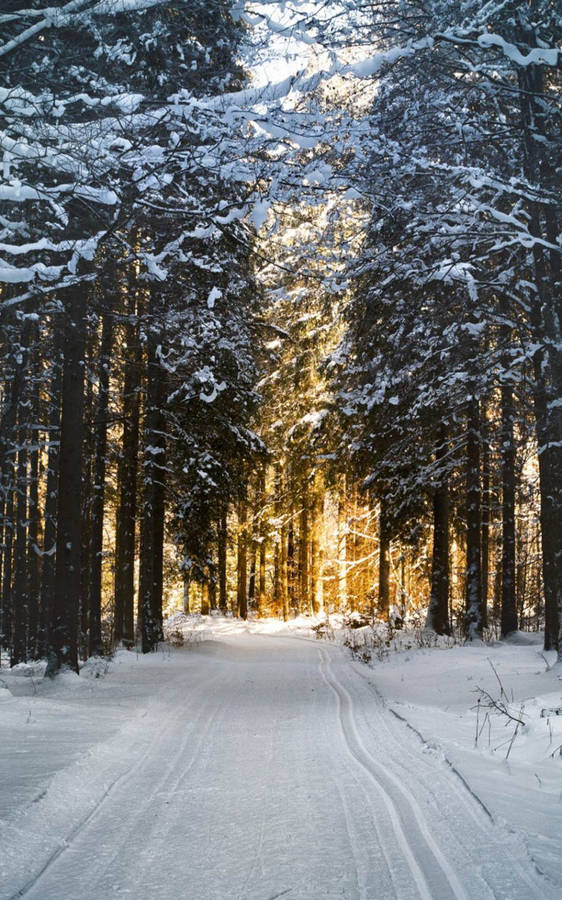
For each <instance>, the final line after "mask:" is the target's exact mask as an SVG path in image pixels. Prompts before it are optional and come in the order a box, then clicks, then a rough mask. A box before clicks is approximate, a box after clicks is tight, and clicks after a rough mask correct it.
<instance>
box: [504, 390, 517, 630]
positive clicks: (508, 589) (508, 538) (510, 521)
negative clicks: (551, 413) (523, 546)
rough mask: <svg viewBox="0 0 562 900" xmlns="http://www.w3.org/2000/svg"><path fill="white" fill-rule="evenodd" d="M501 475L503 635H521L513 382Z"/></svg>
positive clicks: (506, 396)
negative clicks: (519, 628) (516, 551)
mask: <svg viewBox="0 0 562 900" xmlns="http://www.w3.org/2000/svg"><path fill="white" fill-rule="evenodd" d="M501 415H502V427H501V475H502V581H501V635H502V637H506V636H507V635H508V634H511V633H512V632H514V631H517V603H516V591H515V441H514V435H513V422H514V417H515V410H514V404H513V388H512V386H511V383H510V382H509V381H505V380H504V382H503V384H502V387H501Z"/></svg>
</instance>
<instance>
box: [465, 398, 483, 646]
mask: <svg viewBox="0 0 562 900" xmlns="http://www.w3.org/2000/svg"><path fill="white" fill-rule="evenodd" d="M481 506H482V500H481V485H480V404H479V401H478V398H477V397H475V396H472V397H471V398H470V401H469V404H468V422H467V433H466V617H465V630H466V635H467V638H468V640H470V641H471V640H480V639H481V638H482V566H481V526H482V522H481Z"/></svg>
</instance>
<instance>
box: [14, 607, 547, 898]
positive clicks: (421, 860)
mask: <svg viewBox="0 0 562 900" xmlns="http://www.w3.org/2000/svg"><path fill="white" fill-rule="evenodd" d="M317 624H318V621H314V620H312V619H310V618H309V617H305V616H303V617H300V618H299V619H297V620H293V621H290V622H288V623H286V624H285V623H282V622H279V621H276V620H275V621H274V620H267V621H265V622H255V621H250V622H240V621H237V620H234V619H230V618H222V617H200V616H189V617H186V616H184V615H183V614H182V613H179V614H177V615H176V616H174V617H173V618H172V619H170V620H169V622H168V625H167V628H168V631H170V632H175V633H176V638H177V634H178V632H180V633H181V634H182V635H183V639H184V644H183V646H177V647H173V648H171V647H169V646H164V648H163V649H161V650H160V651H159V652H158V653H156V654H150V655H147V656H141V655H137V654H136V653H135V652H127V651H119V652H118V653H117V654H116V656H115V658H114V659H113V660H111V661H109V662H106V661H105V660H100V659H94V660H90V661H89V662H88V663H87V664H86V666H85V667H84V668H83V669H82V673H81V676H80V677H78V676H76V675H75V674H70V673H68V674H65V675H63V676H61V677H59V678H57V679H56V680H55V681H44V680H41V675H42V670H43V665H42V664H34V665H33V666H25V665H24V666H19V667H16V669H13V670H11V671H10V670H5V669H4V670H2V671H1V673H0V679H1V683H0V727H1V729H2V744H1V748H0V815H1V820H0V847H1V848H2V849H1V852H0V884H1V886H0V898H2V900H7V898H11V897H14V896H15V895H16V894H17V895H18V896H28V897H30V898H41V900H60V898H61V896H64V897H65V900H78V898H80V900H88V898H91V900H93V898H96V900H100V898H102V897H108V896H113V895H114V894H115V895H120V894H125V895H127V896H133V897H135V900H144V898H146V900H148V898H153V897H156V896H157V897H158V898H159V900H160V898H161V900H167V898H170V900H172V898H174V900H177V898H178V897H184V896H190V897H194V898H195V897H196V898H198V900H210V898H217V900H218V898H221V900H227V898H234V897H241V898H255V900H266V898H271V897H278V896H284V895H285V894H286V895H287V896H290V897H294V898H308V900H311V898H318V897H348V898H365V900H367V898H374V897H377V898H378V897H380V898H382V897H384V898H392V897H397V898H404V900H409V898H416V897H425V898H430V900H436V898H443V900H449V898H461V897H462V898H488V897H492V896H495V897H498V898H505V900H507V898H511V900H518V898H521V900H531V898H537V900H538V898H541V900H542V898H554V897H557V896H560V886H561V885H562V877H561V876H562V872H561V865H560V860H561V859H562V853H560V849H562V848H560V835H561V834H562V828H561V827H560V826H561V825H562V822H561V805H560V798H559V789H560V777H559V776H560V764H561V761H560V759H559V758H552V757H551V756H550V755H549V753H548V752H547V750H548V748H547V740H546V731H545V729H546V719H544V718H543V719H541V718H540V710H541V709H543V708H547V707H548V708H550V707H552V708H554V707H556V706H557V705H560V699H559V698H560V683H559V681H558V679H557V675H556V672H555V671H554V670H549V671H547V670H546V665H545V662H544V660H543V659H542V658H541V655H540V653H539V652H538V651H539V646H538V644H537V643H526V644H521V643H519V644H512V645H492V646H485V645H483V646H482V647H477V648H475V647H459V646H454V647H449V648H448V649H446V648H444V647H443V646H441V644H440V643H439V642H438V645H437V646H435V647H432V648H429V647H410V649H405V648H406V647H407V646H408V645H409V643H410V642H411V636H408V635H407V634H402V635H401V636H400V639H399V640H398V641H395V646H397V648H398V649H397V650H396V652H393V653H389V654H388V655H387V656H384V654H383V655H382V658H381V660H378V659H375V663H374V664H373V665H372V666H371V667H369V666H366V665H365V664H364V663H360V662H358V661H357V660H354V659H353V658H352V657H351V655H350V652H349V650H347V649H345V648H343V647H342V646H338V643H339V644H341V642H342V641H343V640H346V639H348V638H349V635H350V634H353V635H354V636H355V637H354V640H357V641H359V642H360V643H361V642H362V643H363V644H364V643H365V633H364V629H361V628H357V629H353V631H352V632H349V631H346V630H344V629H342V628H341V627H340V628H336V630H335V635H336V637H337V642H336V643H334V642H328V641H318V640H316V638H315V631H314V626H316V625H317ZM333 624H335V625H338V621H337V620H334V623H333ZM441 643H442V642H441ZM445 643H446V642H445ZM400 648H401V649H400ZM375 656H376V654H375ZM488 657H489V658H490V659H492V661H493V662H494V664H495V665H496V667H497V670H498V673H499V674H500V677H501V678H502V681H503V683H504V685H505V687H506V690H508V691H509V690H510V689H511V688H513V690H514V704H515V707H517V709H519V701H520V700H521V699H525V701H526V702H525V710H526V713H527V714H528V717H529V718H528V721H529V726H528V728H527V727H526V729H525V733H524V734H522V735H521V737H520V738H519V737H518V738H517V739H516V740H515V742H514V745H513V749H512V752H511V755H510V758H509V762H508V764H506V763H505V760H503V759H502V758H501V755H500V754H493V753H492V751H491V750H489V749H488V747H487V741H486V746H483V745H482V746H479V747H478V748H476V749H475V748H474V746H473V744H474V727H475V713H474V711H473V710H472V707H473V706H474V693H473V690H474V688H475V686H476V685H480V686H482V687H483V688H485V689H489V690H490V691H491V692H493V691H494V689H495V687H496V686H497V681H496V678H495V675H494V673H493V672H492V670H491V667H490V665H489V662H488V661H487V658H488ZM381 698H382V699H381ZM557 698H558V699H557ZM547 701H548V702H547ZM391 710H394V711H395V712H396V713H398V715H400V716H401V717H402V718H403V719H406V720H407V721H408V722H409V723H410V724H411V726H412V728H416V729H417V730H418V731H419V732H420V733H421V734H423V738H424V742H422V740H421V739H420V737H419V735H418V734H416V733H415V732H414V731H413V730H412V728H408V727H407V725H406V723H405V722H404V721H402V719H399V718H397V716H396V715H392V714H391ZM550 721H551V724H552V725H553V727H557V724H558V723H557V722H555V721H554V719H551V720H550ZM498 727H499V728H501V724H498ZM494 728H495V725H494ZM541 729H542V731H541ZM558 733H559V732H556V737H555V738H554V740H553V743H556V740H557V739H558V737H557V736H558ZM561 739H562V738H561ZM453 767H454V768H453ZM534 773H536V774H537V775H538V776H539V778H540V780H541V784H540V785H539V783H538V781H537V778H535V777H534ZM556 784H557V785H558V787H556ZM469 788H470V789H469ZM474 794H476V795H478V797H479V800H477V799H476V797H475V796H474ZM484 807H486V808H487V809H488V810H489V811H490V813H491V815H492V817H493V821H491V819H490V817H489V815H488V814H487V813H486V812H485V810H484ZM537 869H540V870H541V871H544V872H546V876H545V875H541V874H539V872H538V871H537Z"/></svg>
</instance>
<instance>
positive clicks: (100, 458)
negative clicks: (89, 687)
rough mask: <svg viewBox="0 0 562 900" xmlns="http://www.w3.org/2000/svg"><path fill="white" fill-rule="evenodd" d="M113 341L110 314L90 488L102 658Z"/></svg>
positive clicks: (92, 592) (96, 631)
mask: <svg viewBox="0 0 562 900" xmlns="http://www.w3.org/2000/svg"><path fill="white" fill-rule="evenodd" d="M112 339H113V322H112V315H111V314H110V313H108V312H106V313H105V314H104V316H103V322H102V333H101V344H100V357H99V368H98V400H97V407H96V422H95V436H96V440H95V451H94V454H95V455H94V466H93V488H92V519H91V531H90V541H91V544H90V584H89V602H88V607H89V609H88V613H89V637H88V653H89V655H90V656H102V655H103V653H104V646H103V641H102V631H101V581H102V552H103V522H104V508H105V468H106V455H107V417H108V412H109V373H110V366H111V347H112Z"/></svg>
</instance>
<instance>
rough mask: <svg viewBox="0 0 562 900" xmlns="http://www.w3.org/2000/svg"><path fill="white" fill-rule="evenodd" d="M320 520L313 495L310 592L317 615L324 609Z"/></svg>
mask: <svg viewBox="0 0 562 900" xmlns="http://www.w3.org/2000/svg"><path fill="white" fill-rule="evenodd" d="M321 526H322V519H321V515H320V503H319V498H318V494H315V497H314V503H313V507H312V538H311V574H310V591H311V595H312V611H313V613H314V614H315V615H318V614H319V613H320V612H322V611H323V609H324V597H323V581H322V563H323V556H324V550H323V547H322V544H321Z"/></svg>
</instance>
